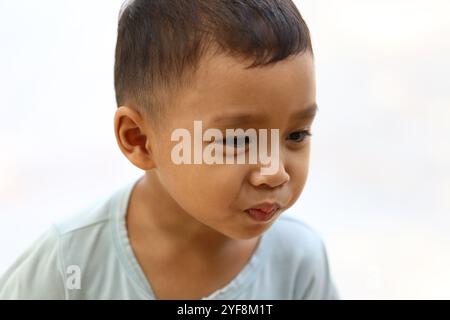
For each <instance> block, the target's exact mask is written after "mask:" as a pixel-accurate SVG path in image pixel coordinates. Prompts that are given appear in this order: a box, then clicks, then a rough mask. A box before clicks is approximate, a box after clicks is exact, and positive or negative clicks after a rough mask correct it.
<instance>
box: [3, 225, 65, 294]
mask: <svg viewBox="0 0 450 320" xmlns="http://www.w3.org/2000/svg"><path fill="white" fill-rule="evenodd" d="M62 271H63V270H62V268H61V264H60V260H59V252H58V231H57V230H56V229H55V228H53V227H52V228H50V229H49V230H48V231H46V232H44V233H43V234H41V236H39V238H38V239H37V240H36V241H35V242H34V243H33V244H32V245H31V246H30V247H29V248H28V249H27V250H25V252H23V253H22V254H21V255H20V256H19V258H17V260H16V261H15V262H14V263H13V264H12V265H11V266H10V267H9V269H8V270H7V271H6V272H5V274H4V275H3V276H2V277H1V278H0V299H63V298H64V297H65V293H64V281H63V273H62Z"/></svg>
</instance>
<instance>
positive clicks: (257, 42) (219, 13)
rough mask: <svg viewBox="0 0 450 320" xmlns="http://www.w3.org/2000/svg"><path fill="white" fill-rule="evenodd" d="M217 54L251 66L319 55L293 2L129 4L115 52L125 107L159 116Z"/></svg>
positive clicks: (159, 0) (156, 0)
mask: <svg viewBox="0 0 450 320" xmlns="http://www.w3.org/2000/svg"><path fill="white" fill-rule="evenodd" d="M213 49H214V50H213ZM211 51H213V52H214V53H215V54H228V55H230V56H233V57H237V58H238V57H241V58H245V59H249V60H251V61H252V63H251V64H250V65H249V66H248V67H247V68H254V67H258V66H264V65H268V64H272V63H275V62H277V61H280V60H283V59H285V58H287V57H288V56H290V55H294V54H300V53H304V52H306V51H308V52H310V53H311V55H313V49H312V45H311V38H310V33H309V29H308V26H307V25H306V23H305V21H304V20H303V18H302V16H301V15H300V13H299V11H298V10H297V8H296V6H295V4H294V3H293V2H292V1H291V0H134V1H127V2H126V3H124V5H123V6H122V9H121V12H120V15H119V24H118V34H117V44H116V52H115V66H114V86H115V90H116V101H117V106H118V107H119V106H121V105H129V106H132V107H133V108H135V109H136V110H137V111H138V112H140V113H141V114H143V115H145V116H149V118H150V119H156V118H159V116H160V115H161V114H162V113H163V110H164V108H165V107H166V104H167V103H168V101H169V100H170V99H169V98H170V97H172V95H173V94H174V93H176V90H177V89H180V88H185V87H186V86H188V85H189V82H190V79H192V78H191V77H192V76H194V74H195V70H196V68H197V67H198V63H199V61H200V60H201V58H202V57H204V56H205V53H210V52H211Z"/></svg>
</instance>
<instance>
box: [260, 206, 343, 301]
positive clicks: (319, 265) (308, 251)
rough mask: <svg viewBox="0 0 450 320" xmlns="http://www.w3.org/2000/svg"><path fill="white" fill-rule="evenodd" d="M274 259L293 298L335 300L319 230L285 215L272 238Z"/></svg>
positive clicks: (279, 220) (271, 250)
mask: <svg viewBox="0 0 450 320" xmlns="http://www.w3.org/2000/svg"><path fill="white" fill-rule="evenodd" d="M267 242H269V245H268V247H269V249H270V252H271V257H272V259H274V264H275V265H277V267H276V268H278V269H282V270H281V271H280V270H278V271H279V272H280V273H281V274H284V275H285V276H284V277H285V278H286V282H287V283H290V284H292V285H289V286H288V285H287V284H284V287H285V288H286V286H288V287H289V290H290V291H291V294H292V298H293V299H334V298H337V291H336V289H335V287H334V284H333V281H332V279H331V273H330V268H329V264H328V255H327V250H326V247H325V244H324V241H323V240H322V236H321V235H320V233H319V232H318V231H316V230H315V229H314V228H312V227H311V226H309V225H308V224H307V223H306V222H304V221H302V220H301V219H299V218H297V217H294V216H292V215H284V216H281V217H280V218H279V219H278V220H277V221H276V222H275V223H274V225H273V226H272V228H271V229H270V235H269V236H268V241H267Z"/></svg>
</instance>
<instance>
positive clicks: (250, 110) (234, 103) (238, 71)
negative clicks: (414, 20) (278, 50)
mask: <svg viewBox="0 0 450 320" xmlns="http://www.w3.org/2000/svg"><path fill="white" fill-rule="evenodd" d="M248 65H249V61H239V60H236V59H235V58H232V57H230V56H224V55H219V56H214V57H208V58H207V59H204V60H202V61H201V63H200V65H199V68H198V70H197V72H196V75H195V77H194V81H193V82H192V85H190V86H189V89H188V90H187V91H186V95H184V97H183V99H182V101H181V104H182V106H183V108H182V110H180V111H181V112H180V113H178V114H177V116H178V117H181V118H183V117H184V118H191V119H193V118H195V119H197V120H204V121H207V122H209V123H211V122H215V121H217V120H220V119H221V120H224V119H226V118H227V117H228V116H229V117H231V118H233V117H234V118H239V115H241V116H242V115H246V116H245V117H246V118H248V119H250V118H254V119H256V120H257V119H264V118H266V119H267V118H274V117H275V118H276V117H282V116H284V115H298V117H300V115H301V113H302V112H303V111H304V112H303V114H305V113H306V114H309V115H311V114H314V110H311V109H314V106H315V102H316V84H315V71H314V60H313V58H312V56H311V55H310V54H309V53H305V54H301V55H296V56H291V57H289V58H287V59H285V60H282V61H279V62H277V63H274V64H271V65H268V66H259V67H255V68H251V69H246V67H247V66H248ZM307 109H309V112H308V111H306V110H307ZM245 117H240V118H241V119H244V118H245Z"/></svg>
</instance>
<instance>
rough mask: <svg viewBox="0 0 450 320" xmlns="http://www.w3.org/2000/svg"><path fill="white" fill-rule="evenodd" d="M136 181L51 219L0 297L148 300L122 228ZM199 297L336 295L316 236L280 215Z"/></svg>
mask: <svg viewBox="0 0 450 320" xmlns="http://www.w3.org/2000/svg"><path fill="white" fill-rule="evenodd" d="M136 183H137V180H136V181H133V182H132V183H129V184H127V185H126V186H125V187H123V188H120V189H119V190H117V191H116V192H115V193H114V194H113V195H112V196H111V197H110V198H107V199H105V200H102V201H99V203H97V204H96V205H95V206H92V207H90V208H89V209H87V210H83V212H80V213H79V214H76V215H74V216H73V217H72V218H70V219H66V220H64V221H63V222H59V223H55V224H54V225H53V226H52V227H51V228H50V229H49V230H48V231H47V232H45V233H44V234H43V235H42V236H41V237H40V238H39V239H38V240H37V241H36V242H35V243H33V245H32V246H31V247H30V248H29V249H28V250H26V251H25V252H24V253H23V254H22V255H21V256H20V257H19V258H18V259H17V260H16V261H15V263H14V264H13V265H12V266H11V267H10V268H9V269H8V270H7V271H6V273H5V274H4V275H3V276H2V277H1V278H0V299H155V296H154V294H153V292H152V288H151V284H150V283H149V282H148V281H147V278H146V277H145V275H144V272H143V271H142V269H141V267H140V265H139V263H138V261H137V259H136V257H135V255H134V253H133V250H132V247H131V245H130V241H129V238H128V235H127V228H126V225H125V215H126V211H127V207H128V202H129V198H130V195H131V191H132V189H133V187H134V185H135V184H136ZM203 299H338V293H337V290H336V289H335V286H334V285H333V281H332V279H331V276H330V271H329V267H328V260H327V254H326V250H325V247H324V244H323V242H322V240H321V239H320V237H319V236H318V234H317V233H316V232H315V231H313V230H312V229H311V228H310V227H308V226H307V225H305V223H303V222H302V221H300V220H299V219H297V218H294V217H292V216H287V215H282V216H280V217H279V218H278V220H277V221H275V222H274V224H273V225H272V226H271V227H270V228H269V229H268V230H267V231H266V232H265V233H264V234H263V235H262V238H261V241H260V243H259V245H258V247H257V248H256V250H255V252H254V253H253V255H252V257H251V258H250V260H249V262H248V263H247V264H246V265H245V266H244V268H243V269H242V270H241V271H240V272H239V273H238V274H237V275H236V276H235V277H234V279H232V280H231V281H230V282H229V283H228V284H227V285H226V286H224V287H223V288H221V289H219V290H217V291H215V292H213V293H212V294H210V295H209V296H207V297H204V298H203Z"/></svg>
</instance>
